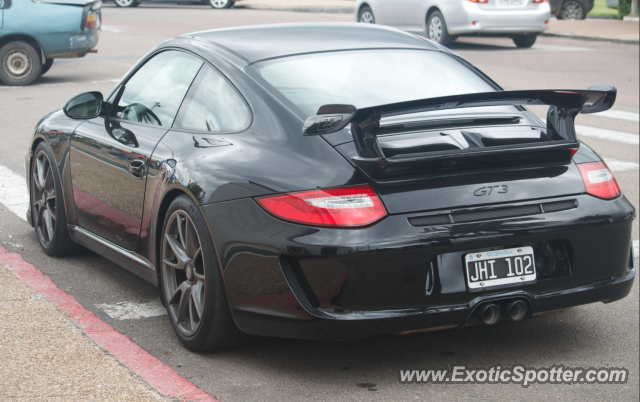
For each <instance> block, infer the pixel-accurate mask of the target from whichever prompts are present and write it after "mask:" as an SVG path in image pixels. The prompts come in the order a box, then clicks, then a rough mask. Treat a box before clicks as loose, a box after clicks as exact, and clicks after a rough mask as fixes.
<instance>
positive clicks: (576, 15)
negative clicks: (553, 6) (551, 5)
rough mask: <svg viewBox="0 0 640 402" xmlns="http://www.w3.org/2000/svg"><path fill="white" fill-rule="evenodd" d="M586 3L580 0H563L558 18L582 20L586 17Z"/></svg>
mask: <svg viewBox="0 0 640 402" xmlns="http://www.w3.org/2000/svg"><path fill="white" fill-rule="evenodd" d="M587 13H588V10H587V4H586V3H585V2H584V1H582V0H565V1H564V2H563V3H562V5H561V6H560V12H558V19H559V20H583V19H585V18H587Z"/></svg>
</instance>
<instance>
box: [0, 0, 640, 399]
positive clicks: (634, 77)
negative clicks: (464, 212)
mask: <svg viewBox="0 0 640 402" xmlns="http://www.w3.org/2000/svg"><path fill="white" fill-rule="evenodd" d="M103 16H104V30H103V32H102V35H101V38H100V42H99V45H98V49H99V53H97V54H91V55H88V56H87V57H85V58H83V59H67V60H56V62H55V63H54V65H53V67H52V69H51V71H50V72H49V73H47V74H46V75H45V76H44V77H42V78H41V79H40V80H39V81H38V82H37V83H36V84H34V85H32V86H30V87H26V88H9V87H5V86H1V85H0V110H1V111H2V113H1V114H0V144H1V148H0V149H1V150H2V152H0V165H3V166H6V167H8V168H9V169H10V170H12V171H13V172H15V173H16V174H19V175H22V176H24V167H23V160H24V156H25V153H26V150H27V146H28V144H29V140H30V138H31V135H32V130H33V128H34V126H35V125H36V123H37V122H38V120H39V119H40V118H41V117H42V116H44V115H45V114H47V113H48V112H50V111H52V110H54V109H58V108H60V107H61V106H62V105H63V104H64V102H65V101H66V100H67V99H68V98H70V97H71V96H72V95H74V94H76V93H79V92H83V91H87V90H99V91H102V92H103V93H105V94H106V93H108V92H109V91H110V90H111V89H112V87H113V86H114V84H115V82H116V80H118V79H119V78H120V77H121V76H122V75H123V74H124V73H125V72H126V71H127V70H128V69H129V68H130V67H131V66H132V65H133V63H134V62H135V61H136V60H137V59H138V58H140V57H141V56H142V55H143V54H144V53H146V52H147V51H148V50H149V49H151V48H152V47H153V46H155V45H156V44H158V43H160V42H162V41H163V40H165V39H167V38H169V37H172V36H175V35H178V34H182V33H186V32H190V31H198V30H204V29H212V28H219V27H229V26H237V25H248V24H261V23H278V22H290V21H298V22H300V21H302V22H304V21H350V20H351V16H350V15H338V14H310V13H291V12H274V11H253V10H242V9H234V10H221V11H214V10H212V9H211V8H209V7H204V6H186V7H174V6H165V7H151V6H141V7H139V8H137V9H124V10H123V9H116V8H114V7H112V6H109V5H107V6H105V8H104V9H103ZM453 49H454V50H455V51H457V52H458V53H460V54H461V55H463V56H464V57H466V58H468V59H469V60H470V61H471V62H472V63H474V64H476V65H477V66H478V67H480V68H481V69H482V70H484V71H485V72H487V73H488V74H489V75H490V76H491V77H493V78H494V79H495V80H496V81H497V82H498V83H500V84H501V85H503V86H504V87H505V88H507V89H524V88H586V87H588V86H591V85H593V84H613V85H616V86H617V87H618V89H619V96H618V102H617V104H616V105H615V109H616V110H620V111H627V112H633V113H638V112H639V106H640V105H639V98H640V95H639V89H638V88H639V82H638V80H639V67H638V56H639V55H638V53H639V52H638V46H632V45H623V44H611V43H603V42H586V41H576V40H569V39H559V38H544V37H543V38H539V39H538V42H537V43H536V45H535V46H534V47H533V48H532V49H527V50H519V49H516V48H515V47H514V46H513V44H512V42H511V41H510V40H509V39H462V40H460V41H459V42H458V43H456V44H455V45H454V47H453ZM536 112H537V113H542V114H544V111H543V110H542V109H541V110H536ZM577 124H579V125H582V126H588V127H595V128H602V129H607V130H614V131H619V132H624V133H629V134H632V135H635V136H637V135H638V132H639V127H638V122H637V121H635V122H633V121H627V120H623V119H619V118H609V117H602V116H579V117H578V120H577ZM582 139H583V140H584V141H585V142H586V143H587V144H589V145H591V146H592V147H593V148H594V149H595V150H596V151H597V152H599V153H600V154H601V155H602V156H604V157H607V158H610V159H615V160H617V161H621V162H631V164H626V165H625V166H627V168H626V170H625V169H621V170H620V171H618V172H616V177H617V179H618V182H619V183H620V185H621V187H622V189H623V191H624V192H625V194H626V196H627V197H628V198H629V200H630V201H631V202H632V203H633V204H634V205H635V206H636V207H637V206H638V204H639V202H638V197H639V195H638V181H639V178H638V162H639V161H638V159H639V158H638V156H639V155H638V146H637V145H629V144H622V143H619V142H614V141H608V140H602V139H594V138H591V137H583V138H582ZM636 144H637V142H636ZM634 164H635V167H633V166H634ZM629 166H631V167H629ZM633 236H634V239H635V240H637V239H638V224H637V221H636V223H635V224H634V229H633ZM0 242H1V244H2V246H3V247H5V248H7V249H9V250H10V251H15V252H18V253H20V254H21V255H22V256H23V257H24V258H25V260H27V261H28V262H30V263H32V264H34V265H36V266H37V267H38V268H39V269H41V270H42V271H43V272H44V273H45V274H46V275H48V276H50V277H51V278H52V279H53V280H54V282H55V283H56V284H57V286H58V287H60V288H61V289H64V290H65V291H67V292H68V293H70V294H71V295H73V296H74V297H76V298H77V300H78V301H79V302H80V303H81V304H82V305H84V306H85V307H87V308H88V309H89V310H91V311H93V312H94V313H96V314H97V315H98V316H99V317H100V318H102V319H103V320H104V321H106V322H108V323H109V324H111V325H112V326H114V327H115V328H116V329H117V330H119V331H122V332H123V333H125V334H126V335H127V336H129V337H130V338H131V339H132V340H133V341H134V342H136V343H137V344H139V345H140V346H142V347H143V348H144V349H146V350H147V351H149V352H150V353H151V354H153V355H154V356H156V357H157V358H159V359H160V360H162V361H163V362H165V363H166V364H168V365H169V366H171V367H173V368H174V369H175V370H176V371H177V372H178V373H180V374H181V375H182V376H184V377H185V378H187V379H189V380H191V381H192V382H194V383H195V384H196V385H197V386H199V387H200V388H202V389H203V390H205V391H207V392H209V393H211V394H213V395H215V396H216V397H218V398H219V399H220V400H221V401H223V402H231V401H234V402H235V401H271V400H273V401H311V400H322V401H325V400H356V401H365V400H367V401H369V400H373V401H407V400H408V401H411V400H431V399H436V398H438V399H444V400H474V401H478V400H495V399H508V400H525V399H526V400H545V401H549V400H576V401H584V400H604V399H607V400H638V392H639V388H638V374H639V371H638V348H639V340H638V333H639V328H638V311H639V306H638V283H637V282H636V284H635V286H634V288H633V291H632V293H631V295H630V296H629V297H627V298H626V299H624V300H622V301H619V302H617V303H613V304H609V305H604V304H593V305H588V306H582V307H577V308H572V309H568V310H565V311H564V312H562V313H558V314H549V315H545V316H541V317H536V318H534V319H531V320H526V321H524V322H519V323H510V322H504V323H499V324H496V325H494V326H491V327H472V328H466V329H452V330H446V331H440V332H429V333H421V334H412V335H405V336H400V337H398V336H393V335H385V336H376V337H372V338H369V339H366V340H363V341H360V342H353V343H336V342H312V341H300V340H287V339H270V338H260V339H256V340H255V342H253V343H251V344H250V345H248V346H246V347H242V348H238V349H235V350H230V351H225V352H218V353H210V354H196V353H192V352H190V351H188V350H186V349H185V348H183V347H182V346H181V344H180V343H179V342H178V341H177V339H176V337H175V336H174V334H173V331H172V329H171V326H170V324H169V322H168V319H167V317H166V315H155V316H154V314H152V313H149V314H147V315H148V316H150V317H147V318H139V319H118V318H113V317H118V314H117V312H116V313H114V312H113V311H114V310H113V309H111V310H109V308H107V307H105V305H107V306H114V305H115V306H121V307H122V306H125V305H123V304H122V303H123V302H133V303H134V305H140V303H148V304H147V305H148V306H152V307H153V306H154V305H157V290H156V289H155V288H154V287H152V286H151V285H149V284H147V283H146V282H144V281H143V280H141V279H138V278H137V277H135V276H134V275H132V274H130V273H128V272H127V271H125V270H124V269H122V268H120V267H118V266H116V265H114V264H112V263H110V262H109V261H107V260H105V259H103V258H102V257H99V256H97V255H95V254H93V253H90V252H87V253H85V254H82V255H78V256H74V257H68V258H49V257H47V256H46V255H45V254H44V253H43V252H41V250H40V248H39V246H38V244H37V238H36V236H35V234H34V232H33V229H31V228H30V227H29V226H28V225H27V224H26V223H25V221H24V220H23V219H21V218H19V217H18V216H16V215H14V214H13V213H11V212H10V211H8V210H7V209H6V208H4V207H3V206H2V205H1V204H0ZM636 261H637V260H636ZM117 303H120V304H117ZM98 306H99V307H98ZM116 310H117V309H116ZM150 310H153V308H151V309H150ZM153 311H157V309H156V310H153ZM107 312H109V313H110V314H111V316H110V315H108V314H107ZM155 314H161V312H157V313H155ZM43 336H46V334H45V335H43ZM516 363H520V364H524V365H526V366H532V367H550V366H553V365H559V364H562V365H564V366H574V367H575V366H579V367H585V368H588V367H626V368H628V369H629V370H630V379H629V382H628V383H627V384H626V385H571V386H570V385H533V386H530V387H529V388H526V389H525V388H522V387H520V386H518V385H417V384H410V385H402V384H399V382H398V370H400V369H416V368H425V369H431V368H434V367H445V368H446V367H450V366H452V365H454V364H455V365H467V366H473V367H484V366H489V365H494V364H500V365H502V366H507V365H513V364H516Z"/></svg>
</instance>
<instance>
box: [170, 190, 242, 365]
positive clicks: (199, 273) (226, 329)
mask: <svg viewBox="0 0 640 402" xmlns="http://www.w3.org/2000/svg"><path fill="white" fill-rule="evenodd" d="M159 264H160V274H161V278H160V280H161V284H160V286H161V292H163V294H162V296H163V299H164V304H165V306H166V307H167V312H168V313H169V321H171V326H172V327H173V330H174V331H175V333H176V335H177V336H178V339H180V341H181V342H182V343H183V344H184V345H185V346H186V347H187V348H189V349H191V350H194V351H199V352H204V351H208V350H214V349H225V348H229V347H232V346H235V345H236V344H237V343H238V342H239V341H241V339H242V338H243V337H244V334H243V333H242V332H240V330H238V329H237V327H236V326H235V324H234V322H233V319H232V317H231V310H230V309H229V304H228V302H227V296H226V293H225V289H224V283H223V280H222V274H221V273H220V268H219V266H218V260H217V258H216V253H215V250H214V248H213V242H212V240H211V236H210V235H209V230H208V228H207V226H206V223H205V220H204V217H203V216H202V214H201V213H200V210H199V209H198V206H197V205H196V204H195V203H194V202H193V201H192V200H191V198H189V197H188V196H186V195H181V196H179V197H177V198H176V199H175V200H173V202H172V203H171V205H169V209H168V210H167V214H166V220H165V222H164V225H163V228H162V239H161V248H160V259H159Z"/></svg>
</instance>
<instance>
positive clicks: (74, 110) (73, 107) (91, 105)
mask: <svg viewBox="0 0 640 402" xmlns="http://www.w3.org/2000/svg"><path fill="white" fill-rule="evenodd" d="M103 104H104V101H103V97H102V93H100V92H98V91H92V92H84V93H81V94H79V95H76V96H74V97H73V98H71V99H69V101H67V103H65V105H64V107H63V108H62V110H63V111H64V114H66V115H67V116H69V117H70V118H72V119H81V120H85V119H93V118H94V117H98V116H100V113H101V112H102V108H103Z"/></svg>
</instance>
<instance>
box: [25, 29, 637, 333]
mask: <svg viewBox="0 0 640 402" xmlns="http://www.w3.org/2000/svg"><path fill="white" fill-rule="evenodd" d="M324 25H325V26H329V27H331V28H332V29H330V30H327V31H326V32H327V35H329V38H328V39H331V41H327V42H325V40H327V38H324V37H321V36H322V35H321V34H322V33H323V32H325V31H322V29H320V28H319V26H317V25H316V26H314V25H311V27H305V26H302V25H300V26H274V27H267V28H263V29H266V30H267V31H269V30H271V32H275V33H276V34H277V35H275V36H278V35H280V40H285V39H286V40H289V39H291V38H295V40H291V41H290V42H287V44H288V45H287V47H278V46H273V45H269V46H267V44H268V42H269V35H256V32H255V30H259V29H261V28H250V29H246V32H245V31H243V30H233V29H231V30H220V31H214V32H210V33H203V34H198V35H195V36H194V35H187V36H184V37H179V38H175V39H172V40H170V41H167V42H165V43H163V44H162V45H160V46H159V47H158V48H156V49H154V50H153V51H152V52H150V53H149V54H148V55H147V56H146V57H145V58H143V60H142V61H141V62H140V63H139V65H142V63H143V62H144V60H146V59H147V58H149V57H151V56H152V55H153V54H155V53H157V52H159V51H163V50H166V49H182V50H183V51H189V52H192V53H194V54H196V55H199V56H200V57H203V58H204V59H206V60H207V61H208V62H209V63H211V64H212V65H213V66H215V67H216V68H218V69H219V70H220V71H221V72H222V73H223V74H224V75H225V76H226V77H227V78H228V79H229V80H230V81H231V82H232V83H233V84H234V85H235V86H236V88H237V89H238V91H239V92H240V93H241V94H243V95H244V97H245V100H246V102H247V104H248V105H249V106H250V109H251V111H252V115H253V121H252V123H251V125H250V126H249V127H248V128H247V129H246V130H245V131H243V132H241V133H222V134H211V133H206V132H185V131H182V130H174V129H168V130H167V129H164V131H166V133H164V134H163V133H160V131H162V130H163V129H159V128H157V127H155V130H160V131H155V132H153V134H151V135H149V134H146V135H145V134H144V133H143V131H145V130H148V129H149V127H145V126H143V125H136V124H131V126H132V127H130V128H131V130H132V132H134V135H135V136H136V138H138V137H139V138H138V144H140V143H143V145H141V146H140V145H139V147H138V148H136V147H127V146H126V145H124V144H120V145H118V144H117V143H114V141H112V139H109V138H101V139H99V141H98V142H92V140H89V138H90V137H91V136H90V135H89V134H88V128H89V127H92V126H91V125H96V126H98V127H105V126H104V117H98V118H96V119H93V120H92V121H87V122H82V121H78V120H71V119H69V118H67V117H66V116H65V115H64V114H63V113H61V112H54V113H52V114H50V115H48V116H46V117H45V118H43V120H41V122H39V123H38V126H37V128H36V131H35V136H34V139H33V143H32V146H31V150H33V149H35V147H36V145H37V143H38V142H39V141H47V142H48V143H49V145H50V146H51V148H52V151H53V155H54V158H55V160H56V165H57V166H58V168H59V171H60V177H61V180H62V187H63V193H64V201H65V202H64V204H65V208H66V211H67V219H68V224H69V227H70V231H71V235H72V238H73V239H74V240H75V241H77V242H79V243H81V244H83V245H85V246H86V247H88V248H90V249H92V250H94V251H96V252H98V253H100V254H102V255H103V256H105V257H107V258H109V259H111V260H113V261H114V262H116V263H118V264H120V265H122V266H124V267H125V268H127V269H129V270H131V271H133V272H135V273H137V274H138V275H140V276H141V277H143V278H145V279H147V280H148V281H150V282H152V283H154V284H157V281H158V276H157V275H158V274H157V273H156V272H155V270H154V267H155V266H156V264H157V261H158V258H157V257H158V254H157V253H158V246H159V240H160V232H161V228H162V223H163V218H164V212H165V211H166V209H167V207H168V205H169V203H170V202H171V200H173V199H174V198H175V197H176V196H177V195H179V194H183V193H184V194H188V195H189V196H190V197H191V198H192V199H193V200H194V201H195V202H196V203H197V204H198V205H199V206H200V209H201V211H202V212H203V214H204V215H205V216H206V218H207V221H208V224H209V230H210V232H211V235H212V238H213V239H214V245H215V248H216V252H217V254H218V260H219V265H220V268H221V270H222V272H223V277H224V280H225V286H226V290H227V296H228V298H229V302H230V305H231V307H232V311H233V316H234V320H235V322H236V324H237V325H238V327H239V328H240V329H241V330H243V331H244V332H247V333H253V334H261V335H273V336H283V337H298V338H313V339H357V338H361V337H365V336H368V335H372V334H376V333H385V332H396V331H404V330H412V329H420V328H425V327H433V326H442V325H459V324H464V322H466V320H467V319H468V317H469V315H470V314H471V312H472V311H473V309H474V308H475V307H476V306H477V305H478V304H479V303H480V302H482V301H484V300H489V299H505V298H514V297H515V298H523V299H525V300H527V302H528V303H529V305H530V312H540V311H547V310H552V309H557V308H564V307H569V306H574V305H580V304H585V303H591V302H596V301H604V302H611V301H615V300H618V299H620V298H623V297H625V296H626V295H627V294H628V293H629V291H630V288H631V285H632V283H633V279H634V277H635V268H630V267H628V263H627V261H628V255H629V245H630V242H631V237H630V236H631V222H632V221H633V219H634V218H635V210H634V208H633V207H632V206H631V205H630V203H629V202H628V201H627V200H626V199H625V198H624V196H621V197H619V198H617V199H615V200H611V201H603V200H599V199H596V198H594V197H592V196H589V195H586V194H585V189H584V185H583V184H582V181H581V178H580V175H579V173H578V171H577V168H576V166H575V164H574V163H572V164H570V165H568V166H561V167H540V168H526V169H513V170H505V171H497V172H491V173H486V172H485V173H481V174H475V175H473V174H472V175H464V176H460V177H455V176H454V177H447V178H432V179H429V180H418V181H413V182H410V183H401V184H398V183H394V184H391V185H389V184H386V185H385V184H381V183H375V182H372V183H371V184H372V185H374V187H375V188H376V190H377V191H378V193H379V194H380V195H381V198H382V199H383V202H384V203H385V205H386V207H387V209H388V210H389V212H390V215H389V216H388V217H386V218H385V219H383V220H382V221H380V222H377V223H376V224H374V225H371V226H369V227H366V228H355V229H329V228H317V227H307V226H303V225H298V224H293V223H288V222H284V221H281V220H278V219H276V218H274V217H273V216H271V215H270V214H268V213H267V212H265V211H264V210H263V209H262V208H260V207H259V206H258V205H257V203H256V202H255V201H254V200H253V199H252V197H255V196H261V195H268V194H273V193H280V192H290V191H299V190H306V189H310V188H323V187H336V186H344V185H355V184H367V183H368V180H367V179H366V178H365V176H364V175H363V174H362V173H360V172H359V171H358V170H357V169H355V168H354V166H353V165H352V164H351V163H350V162H349V160H350V155H351V154H353V153H354V152H355V146H354V144H353V142H352V140H351V141H349V138H348V137H347V136H346V134H347V133H346V132H345V130H343V132H341V133H335V134H331V135H325V136H313V137H303V136H302V135H301V134H300V133H301V127H302V120H301V119H300V117H299V116H296V115H295V114H294V113H293V112H291V111H290V110H289V109H287V108H286V106H285V105H284V104H283V103H281V102H279V101H278V100H277V99H275V98H274V97H273V96H272V95H271V94H269V93H268V92H267V91H266V90H265V89H264V88H262V87H261V86H260V85H259V84H258V83H257V82H256V81H255V80H252V79H249V77H248V76H247V74H246V73H245V72H244V68H245V67H246V65H248V64H250V63H252V62H255V61H256V60H260V59H263V58H272V57H280V56H283V55H285V54H288V53H287V52H289V53H305V52H317V51H329V50H332V49H339V50H347V49H356V48H362V43H367V44H368V46H370V47H372V48H378V47H399V48H419V49H421V50H427V51H442V50H440V49H439V48H438V47H435V46H433V45H431V44H430V43H428V42H426V41H424V40H422V39H419V38H417V37H414V36H412V35H409V34H406V33H401V32H399V31H395V30H392V29H388V28H379V27H375V28H369V27H365V28H363V26H362V25H357V28H356V26H352V27H349V25H347V24H345V25H344V26H343V25H334V24H324ZM350 30H353V32H351V31H350ZM364 30H368V31H367V32H364ZM287 32H288V33H289V34H288V35H285V34H286V33H287ZM363 32H364V33H363ZM234 33H235V34H236V36H235V37H234V35H233V34H234ZM258 33H259V32H258ZM349 33H353V35H346V34H349ZM365 34H366V35H365ZM376 35H378V36H379V37H378V36H376ZM364 36H366V41H365V39H364ZM245 37H251V39H252V40H255V39H256V38H258V39H259V41H258V42H261V43H262V44H263V45H264V46H261V43H257V44H255V47H248V48H243V47H242V46H240V45H241V44H242V43H243V40H244V38H245ZM218 39H219V40H218ZM208 40H211V41H214V40H216V41H218V43H217V44H215V43H212V42H207V41H208ZM234 40H235V41H238V43H237V44H238V46H235V44H234ZM327 43H330V45H327ZM230 49H234V50H230ZM452 57H457V56H452ZM135 71H136V68H133V69H132V70H131V72H130V73H129V74H132V73H133V72H135ZM126 78H127V77H125V78H124V79H123V82H125V81H126ZM116 88H118V86H116ZM114 95H115V89H114V91H113V92H112V93H111V94H110V95H109V96H108V97H107V100H110V99H112V97H113V96H114ZM187 96H188V95H187ZM517 114H519V115H520V116H521V117H522V118H523V121H524V120H527V119H528V120H530V121H536V120H537V118H536V117H535V116H534V115H533V114H531V113H530V112H528V111H526V110H525V109H520V110H519V111H518V112H517ZM538 122H539V121H538ZM122 124H123V125H125V124H124V123H122ZM540 124H541V123H540ZM133 126H136V127H133ZM152 131H153V130H152ZM147 138H149V139H150V140H151V142H146V141H147ZM154 138H155V139H158V140H159V139H160V138H161V140H160V141H159V142H157V145H155V147H154V143H153V139H154ZM336 139H339V140H336ZM100 141H101V142H100ZM118 146H119V148H118ZM87 150H89V151H90V152H93V153H94V154H96V155H94V156H99V157H100V158H99V159H100V160H103V161H105V162H106V161H107V160H111V161H112V162H113V163H112V165H113V166H116V165H118V166H117V168H118V169H120V170H122V171H123V172H125V170H126V169H125V167H126V164H125V161H128V160H129V159H130V158H131V157H132V156H131V155H135V157H136V158H138V157H140V158H147V159H145V160H146V161H147V170H146V172H145V177H146V186H145V188H144V196H143V197H142V199H143V201H141V202H142V204H141V213H140V215H135V216H134V218H135V219H138V220H139V221H140V222H141V225H140V230H139V231H138V230H134V231H133V232H134V233H131V231H129V233H128V234H127V230H126V228H125V230H124V233H123V232H121V230H122V227H120V228H118V227H114V226H109V225H105V224H104V219H103V218H102V217H101V216H99V214H94V215H92V214H90V213H87V211H84V210H82V208H79V207H78V206H77V205H75V203H74V199H73V186H72V178H73V177H78V176H76V175H82V174H84V172H82V169H83V167H82V166H81V165H73V163H72V162H74V163H75V161H76V160H77V159H75V160H74V154H76V155H77V153H78V152H82V151H83V152H87ZM113 150H119V151H117V152H115V153H114V152H111V153H109V152H110V151H113ZM336 150H337V151H338V152H336ZM116 154H117V155H116ZM120 157H122V158H120ZM599 160H600V158H599V157H598V156H597V154H596V153H595V152H593V151H592V150H591V149H589V148H588V147H587V146H585V145H584V144H582V145H581V146H580V149H579V151H578V152H577V153H576V155H575V156H574V162H575V163H582V162H588V161H599ZM30 166H31V156H30V155H28V156H27V160H26V167H27V172H29V171H30ZM29 176H30V175H27V177H29ZM121 176H122V178H123V179H122V180H123V181H122V185H123V188H126V184H125V183H126V182H127V181H129V180H135V179H133V178H131V177H126V175H124V174H123V175H121ZM125 177H126V179H125ZM89 179H91V177H90V178H89ZM94 179H96V180H101V179H100V177H95V178H94ZM102 179H104V178H102ZM486 185H496V186H498V185H506V186H508V188H509V191H508V192H506V193H496V194H492V196H491V197H477V196H475V195H474V191H475V190H476V189H477V188H479V187H482V186H486ZM562 199H575V200H578V205H579V207H578V208H577V209H575V210H570V211H563V212H556V213H553V214H544V215H540V216H529V217H518V218H508V219H498V220H493V221H486V222H473V223H463V224H449V225H438V226H433V227H413V226H411V225H410V224H409V223H408V221H407V219H408V218H409V217H412V216H416V215H419V214H421V213H425V212H428V211H436V210H437V211H441V212H443V213H449V212H452V211H460V210H476V209H487V208H493V207H496V206H503V205H508V206H513V205H519V204H526V203H531V202H542V201H541V200H545V201H554V200H562ZM106 207H113V206H112V205H111V206H109V205H107V206H106ZM121 212H122V211H121ZM27 217H28V219H29V221H30V222H31V212H30V211H29V212H28V214H27ZM99 220H101V221H102V222H98V221H99ZM116 226H117V225H116ZM121 226H122V225H121ZM105 231H106V232H109V231H111V232H110V234H109V233H105ZM135 232H137V234H135ZM123 235H124V236H123ZM109 236H111V238H109ZM113 236H116V237H113ZM118 236H119V237H120V238H118ZM127 236H128V237H127ZM136 236H138V237H139V238H137V239H136ZM109 240H111V241H109ZM557 244H563V245H564V247H566V249H567V251H566V252H567V254H568V255H569V261H570V266H571V268H570V274H569V275H566V273H567V270H564V271H563V275H561V276H559V277H549V278H548V279H542V280H539V281H538V282H537V283H535V284H532V285H527V286H526V287H514V288H509V289H503V290H493V291H487V292H482V293H480V294H478V293H474V294H472V293H470V292H467V290H466V285H465V279H464V273H463V272H462V269H461V267H462V263H461V261H458V262H459V263H455V262H453V263H452V262H451V261H455V258H453V259H451V258H449V259H446V258H445V259H444V260H443V259H442V258H441V259H439V256H443V255H451V254H452V253H458V254H460V253H463V252H466V251H476V250H485V249H492V248H503V247H512V246H520V245H535V246H536V247H539V248H540V249H541V250H542V249H544V248H545V247H546V248H549V247H555V246H553V245H557ZM599 250H606V253H601V252H599ZM445 262H446V263H445ZM283 264H289V266H288V267H284V266H283ZM285 270H286V272H285ZM287 272H289V273H293V274H294V276H295V278H293V279H292V278H290V277H287V276H286V275H287ZM292 281H294V282H295V281H299V282H300V281H301V283H302V293H300V291H299V289H298V293H296V292H295V291H294V290H292V289H293V287H292V286H293V283H292ZM304 297H307V298H311V299H313V300H311V302H309V300H302V298H304ZM309 303H310V304H309Z"/></svg>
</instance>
